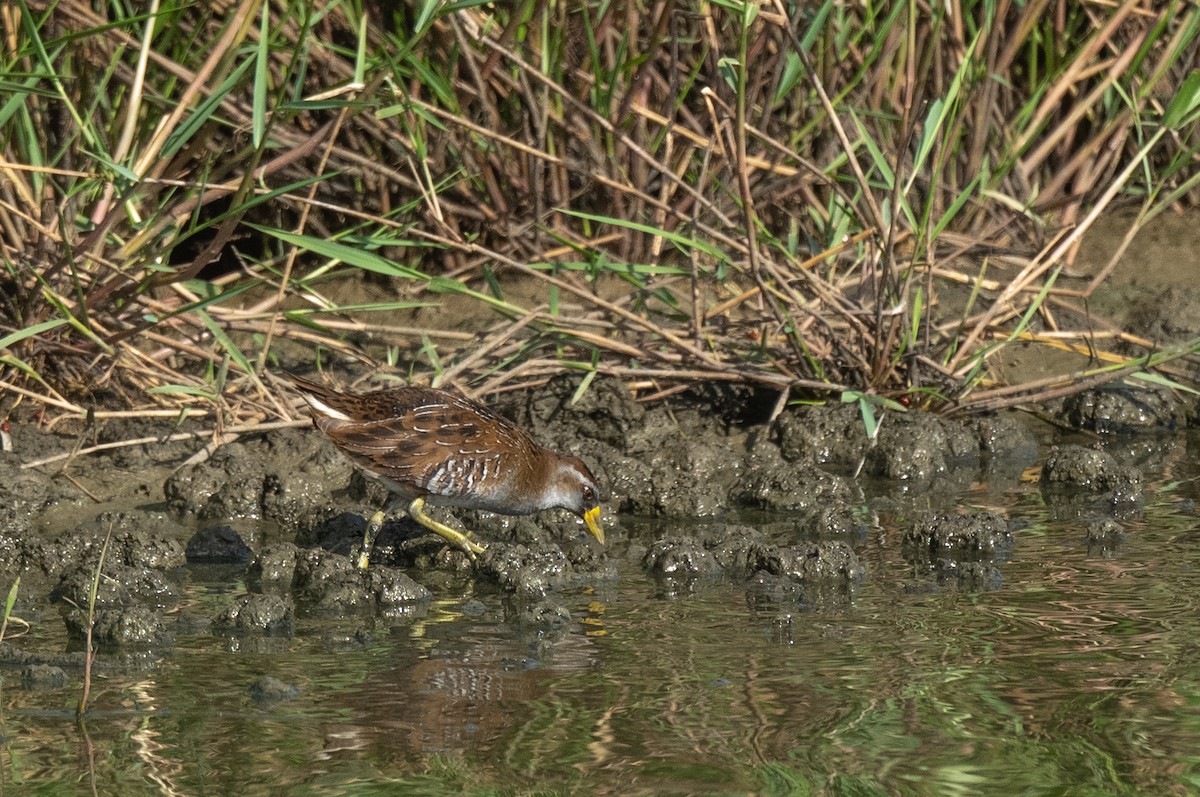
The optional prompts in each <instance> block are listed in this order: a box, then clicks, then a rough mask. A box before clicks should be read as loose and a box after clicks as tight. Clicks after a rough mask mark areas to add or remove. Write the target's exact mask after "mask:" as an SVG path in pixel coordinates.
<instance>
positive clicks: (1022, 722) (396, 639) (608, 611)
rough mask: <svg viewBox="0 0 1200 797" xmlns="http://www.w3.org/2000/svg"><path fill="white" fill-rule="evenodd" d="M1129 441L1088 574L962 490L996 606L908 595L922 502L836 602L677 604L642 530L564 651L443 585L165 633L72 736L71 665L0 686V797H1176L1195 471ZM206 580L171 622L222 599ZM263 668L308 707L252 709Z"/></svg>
mask: <svg viewBox="0 0 1200 797" xmlns="http://www.w3.org/2000/svg"><path fill="white" fill-rule="evenodd" d="M1139 445H1142V444H1140V443H1130V444H1127V446H1128V447H1129V448H1130V449H1132V451H1131V452H1129V453H1127V458H1129V457H1135V456H1137V453H1138V452H1137V451H1136V448H1137V447H1138V446H1139ZM1147 448H1148V452H1143V453H1142V454H1141V458H1142V459H1143V460H1144V461H1143V462H1142V463H1141V464H1142V466H1143V467H1145V468H1147V471H1146V475H1147V479H1148V481H1149V485H1150V488H1149V489H1148V490H1147V494H1148V500H1147V507H1146V509H1145V511H1144V512H1143V513H1142V514H1141V515H1140V516H1139V517H1137V518H1136V519H1134V520H1131V521H1128V522H1126V523H1125V524H1124V526H1125V530H1126V532H1127V534H1128V536H1127V539H1126V541H1125V542H1124V543H1123V544H1122V545H1121V546H1119V547H1118V548H1117V549H1116V550H1115V551H1113V552H1110V553H1107V554H1100V553H1096V552H1089V550H1088V548H1087V546H1086V544H1085V543H1084V528H1083V525H1084V524H1083V523H1082V521H1080V520H1077V519H1071V518H1069V517H1061V516H1063V515H1069V514H1070V513H1063V512H1061V511H1052V510H1051V509H1050V508H1048V507H1046V506H1045V505H1044V503H1043V501H1042V498H1041V496H1040V494H1039V493H1038V492H1037V490H1036V485H1033V484H1030V483H1029V481H1028V479H1026V480H1025V481H1023V482H1020V481H1017V480H1016V479H1015V478H1013V479H1010V480H1008V481H1006V482H1005V483H1003V484H993V485H986V484H980V485H978V490H976V491H972V492H970V493H968V494H965V495H962V496H961V501H962V504H963V505H964V506H970V507H986V508H994V509H997V510H999V511H1001V512H1002V513H1003V514H1005V515H1006V516H1008V517H1010V518H1022V519H1024V520H1025V521H1027V522H1028V524H1029V525H1028V526H1027V527H1026V528H1023V529H1021V530H1020V531H1018V532H1017V533H1016V546H1015V548H1014V551H1013V554H1012V557H1011V559H1009V560H1008V561H1006V562H1003V563H1002V564H1001V565H1000V571H1001V572H1002V574H1003V584H1002V585H1001V586H1000V587H999V588H998V589H995V590H993V591H987V592H968V591H959V590H956V589H944V590H942V591H936V592H930V591H928V590H919V589H912V588H911V584H913V583H914V578H913V575H914V574H913V573H912V572H911V569H912V568H911V565H908V564H906V563H905V561H904V560H903V559H902V558H901V556H900V554H899V550H900V538H901V536H902V533H903V530H904V529H905V528H906V527H907V526H908V525H909V524H910V522H911V520H910V518H911V517H912V516H913V510H914V508H915V505H916V504H917V503H918V499H916V498H909V497H904V496H901V497H900V498H899V499H895V498H893V499H890V500H887V501H883V502H879V503H877V504H876V505H875V509H874V511H873V514H872V518H873V519H872V526H871V529H870V531H869V533H868V536H867V538H866V539H865V540H864V541H862V542H861V543H859V544H857V545H856V549H857V550H858V552H859V555H860V557H861V558H862V560H863V562H864V563H865V564H866V566H867V568H868V575H867V578H866V580H865V581H864V583H863V584H862V586H861V588H860V589H859V591H858V592H857V594H856V595H855V596H854V598H853V600H852V601H849V602H840V601H829V602H827V603H822V604H821V605H817V606H805V605H800V604H798V603H796V602H795V601H789V600H780V599H773V598H771V597H770V596H767V595H763V594H760V593H756V592H753V591H747V590H746V589H744V588H743V587H742V586H741V585H738V584H730V583H728V582H720V583H717V584H698V585H694V586H693V587H692V588H691V589H687V588H683V589H677V588H668V587H667V586H664V585H662V584H660V583H658V582H656V581H655V580H653V579H651V578H650V577H648V576H646V575H645V573H644V570H643V568H642V566H641V564H640V561H639V554H640V551H641V550H643V547H642V546H644V544H645V542H646V539H647V538H646V537H639V542H638V543H631V542H630V540H629V535H628V534H623V533H620V532H614V533H613V534H612V535H611V536H612V538H613V539H612V541H611V543H610V547H609V553H610V555H611V556H613V557H616V558H617V559H618V561H619V562H620V578H619V579H618V580H617V581H616V582H615V583H612V584H603V585H598V586H597V587H596V588H595V589H594V590H593V591H592V592H591V593H589V594H575V595H565V596H557V598H558V599H559V600H560V601H561V602H563V603H564V604H565V605H566V606H567V607H568V608H569V609H570V610H571V613H572V616H573V618H574V619H575V621H576V622H575V624H574V626H573V627H572V628H571V629H570V630H569V632H567V633H565V634H563V635H560V636H551V637H548V638H546V637H542V636H539V635H538V634H537V633H536V632H533V631H528V630H522V629H521V628H520V627H519V626H518V624H516V623H515V622H514V621H513V620H512V618H513V617H515V616H517V614H519V611H518V610H517V609H516V608H514V607H513V606H512V605H511V603H510V599H508V598H506V597H504V596H502V595H499V594H496V593H495V592H494V591H490V590H487V589H485V588H482V587H475V586H474V585H472V584H471V583H470V582H462V583H461V584H460V585H459V586H457V587H450V588H447V587H445V586H444V585H437V586H434V587H433V590H434V593H435V595H436V596H437V598H436V600H435V602H434V603H433V604H432V605H431V606H429V607H428V608H427V609H423V610H422V611H420V612H418V613H416V614H414V615H412V616H409V617H401V618H392V619H388V620H380V619H378V618H337V619H331V618H328V617H326V618H308V619H302V620H301V621H300V623H299V626H298V629H297V634H296V636H295V637H294V638H290V639H271V638H267V639H247V638H242V639H236V638H231V639H226V638H221V637H214V636H212V635H210V634H209V633H208V632H207V631H202V632H198V633H195V634H188V633H186V632H185V631H184V630H183V629H185V628H186V624H185V625H184V626H181V629H180V630H178V631H177V632H176V639H177V642H176V646H175V647H174V649H173V650H172V652H171V653H170V654H169V655H168V656H167V657H165V658H162V659H160V660H157V661H156V662H154V663H152V664H150V665H148V666H146V667H144V668H142V669H141V670H139V671H135V672H132V673H130V672H126V673H117V672H112V673H102V674H99V675H98V676H97V680H96V683H95V684H94V685H93V696H92V711H91V712H90V713H89V715H88V716H87V718H86V719H85V720H84V722H83V723H81V724H77V723H76V720H75V716H74V706H75V703H76V701H77V699H78V695H79V686H80V680H81V678H80V676H81V673H80V672H78V671H72V672H71V682H70V683H69V684H68V686H67V687H66V688H65V689H61V690H53V691H26V690H23V689H21V688H20V678H19V676H18V674H16V673H13V672H6V673H4V675H5V685H4V687H3V691H2V692H0V700H2V702H0V706H2V712H3V713H2V716H0V732H2V733H3V739H2V745H0V793H14V792H24V791H26V790H28V791H35V790H36V791H37V792H39V793H53V794H74V793H79V794H92V793H99V794H127V795H136V794H154V793H159V794H162V793H172V794H202V793H203V794H239V795H242V794H250V795H253V794H322V795H338V794H355V795H360V794H375V793H379V794H384V793H405V794H409V793H411V794H458V793H468V794H483V793H487V794H494V793H504V794H526V793H537V794H615V795H616V794H619V795H641V794H646V795H651V794H654V795H659V794H747V793H761V794H818V793H820V794H855V795H865V794H913V795H940V794H947V795H957V794H963V795H985V794H996V795H1013V794H1039V795H1040V794H1056V795H1063V794H1070V795H1087V794H1096V795H1100V794H1105V795H1108V794H1190V793H1194V792H1195V791H1196V790H1198V789H1200V657H1198V656H1197V653H1198V652H1200V613H1198V612H1197V603H1198V602H1200V520H1198V519H1197V516H1196V514H1195V509H1194V506H1193V504H1192V501H1194V500H1195V499H1196V498H1197V486H1196V482H1195V481H1194V479H1195V478H1196V476H1197V470H1196V468H1195V467H1194V466H1193V465H1192V463H1191V460H1192V459H1194V457H1190V456H1189V455H1188V451H1187V448H1186V443H1185V442H1184V441H1183V440H1182V439H1181V440H1180V441H1179V442H1178V444H1177V445H1168V446H1166V447H1165V448H1162V449H1159V448H1157V447H1155V446H1148V447H1147ZM1147 462H1149V463H1151V466H1149V467H1148V466H1147V465H1146V463H1147ZM784 526H786V524H784ZM627 527H628V528H629V529H633V528H635V527H637V524H635V523H629V524H627ZM654 531H656V532H659V533H661V532H664V531H667V529H654V530H653V531H652V532H651V533H654ZM639 543H640V544H639ZM206 577H208V576H207V575H206V571H202V570H194V571H191V573H190V579H191V580H190V581H189V583H188V587H187V589H186V597H185V600H184V601H183V602H182V604H181V607H180V608H179V609H178V611H177V613H178V614H180V615H183V616H188V615H194V616H211V615H213V614H215V613H216V611H217V610H218V609H219V608H220V607H222V606H224V605H225V604H226V603H227V602H228V601H230V600H231V598H232V597H233V596H234V595H236V594H238V591H239V589H242V585H240V584H237V585H231V584H230V583H229V582H228V581H224V580H213V581H211V582H205V581H204V580H203V579H204V578H206ZM418 578H419V575H418ZM675 586H676V587H678V585H675ZM26 619H29V620H31V621H32V624H33V629H32V631H31V632H30V633H31V635H32V639H27V640H25V642H26V643H30V642H32V641H34V640H37V641H41V642H45V643H46V644H47V645H48V646H49V647H50V649H59V650H61V649H63V648H64V647H65V645H66V643H65V634H64V632H63V630H62V623H61V621H60V620H59V619H58V616H57V612H56V610H54V609H47V610H45V611H44V612H38V613H36V614H34V615H33V616H27V617H26ZM263 675H270V676H274V677H275V678H278V679H280V680H282V681H285V682H287V683H289V684H292V685H294V686H295V687H297V688H298V690H299V691H298V693H297V694H296V696H295V697H294V698H292V699H290V700H286V701H282V702H277V703H274V704H266V703H256V702H255V701H254V700H253V699H252V698H251V696H250V693H249V687H250V685H251V684H252V683H253V682H255V681H256V680H257V679H258V678H260V677H261V676H263Z"/></svg>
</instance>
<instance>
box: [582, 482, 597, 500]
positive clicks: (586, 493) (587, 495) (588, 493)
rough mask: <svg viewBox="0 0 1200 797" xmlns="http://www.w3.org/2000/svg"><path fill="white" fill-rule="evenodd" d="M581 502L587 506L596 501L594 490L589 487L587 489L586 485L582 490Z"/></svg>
mask: <svg viewBox="0 0 1200 797" xmlns="http://www.w3.org/2000/svg"><path fill="white" fill-rule="evenodd" d="M583 500H584V503H588V504H592V503H595V501H596V491H595V490H593V489H592V488H591V487H588V486H587V485H584V488H583Z"/></svg>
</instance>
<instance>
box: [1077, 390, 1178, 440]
mask: <svg viewBox="0 0 1200 797" xmlns="http://www.w3.org/2000/svg"><path fill="white" fill-rule="evenodd" d="M1059 417H1060V418H1061V419H1062V421H1063V422H1064V423H1066V424H1067V425H1069V426H1071V427H1072V428H1075V429H1085V430H1087V431H1091V432H1098V433H1100V434H1105V435H1107V434H1132V433H1135V432H1160V433H1169V432H1174V431H1176V430H1178V429H1180V428H1183V427H1184V426H1186V425H1187V421H1186V408H1185V407H1184V405H1183V403H1182V402H1181V401H1179V400H1178V399H1177V398H1176V397H1175V396H1174V395H1173V394H1172V393H1170V392H1168V391H1166V390H1154V389H1146V388H1138V389H1134V388H1130V387H1128V386H1126V385H1113V386H1108V387H1104V388H1098V389H1096V390H1088V391H1086V392H1083V393H1079V394H1077V395H1074V396H1071V397H1070V398H1068V399H1066V400H1065V401H1063V405H1062V410H1061V411H1060V413H1059Z"/></svg>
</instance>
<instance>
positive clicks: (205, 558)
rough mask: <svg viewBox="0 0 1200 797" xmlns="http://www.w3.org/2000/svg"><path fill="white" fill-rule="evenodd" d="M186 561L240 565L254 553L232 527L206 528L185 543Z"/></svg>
mask: <svg viewBox="0 0 1200 797" xmlns="http://www.w3.org/2000/svg"><path fill="white" fill-rule="evenodd" d="M186 553H187V560H188V562H189V563H191V564H197V563H227V564H240V563H243V562H248V561H250V558H251V557H252V556H253V555H254V552H253V551H252V550H250V546H249V545H247V544H246V541H245V540H243V539H242V535H240V534H238V533H237V531H235V530H234V528H233V527H232V526H225V525H222V526H208V527H206V528H203V529H200V531H197V532H196V533H195V534H193V535H192V538H191V539H190V540H188V541H187V549H186Z"/></svg>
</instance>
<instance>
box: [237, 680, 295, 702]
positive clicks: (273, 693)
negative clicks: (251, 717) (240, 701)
mask: <svg viewBox="0 0 1200 797" xmlns="http://www.w3.org/2000/svg"><path fill="white" fill-rule="evenodd" d="M247 691H248V692H249V694H250V699H251V700H253V701H254V702H255V703H257V704H258V705H259V706H263V707H268V706H273V705H275V704H276V703H283V702H285V701H288V700H292V699H294V698H295V697H296V696H297V695H299V694H300V689H299V688H298V687H296V686H294V685H292V684H289V683H285V682H284V681H281V680H279V679H278V678H275V677H273V676H270V675H264V676H262V677H261V678H259V679H258V680H256V681H255V682H254V683H252V684H250V688H249V689H248V690H247Z"/></svg>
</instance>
